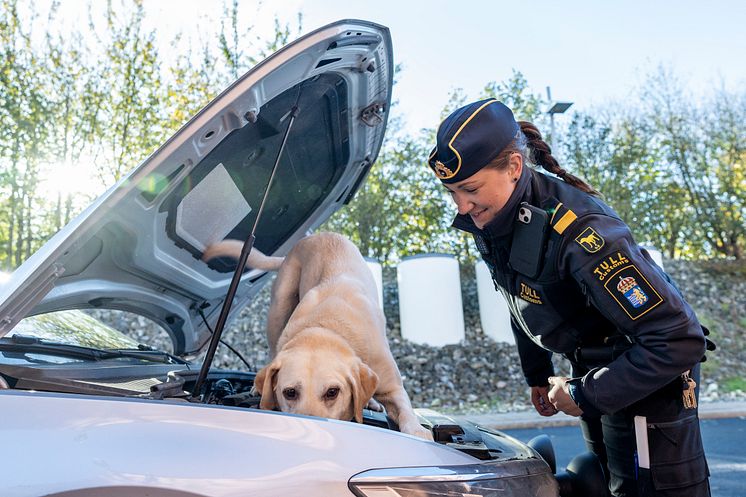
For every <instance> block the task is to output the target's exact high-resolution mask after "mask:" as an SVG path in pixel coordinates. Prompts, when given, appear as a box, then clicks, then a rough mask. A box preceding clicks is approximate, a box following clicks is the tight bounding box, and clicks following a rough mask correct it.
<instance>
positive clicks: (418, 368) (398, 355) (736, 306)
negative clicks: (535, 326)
mask: <svg viewBox="0 0 746 497" xmlns="http://www.w3.org/2000/svg"><path fill="white" fill-rule="evenodd" d="M664 266H665V267H666V269H667V271H668V272H669V273H670V274H671V275H672V277H673V278H674V280H676V281H677V282H678V284H679V287H680V288H681V289H682V292H683V293H684V295H685V296H686V297H687V300H688V301H689V302H690V304H692V307H693V308H694V309H695V311H696V312H697V314H698V316H699V318H700V320H701V321H702V322H703V323H704V324H705V325H706V326H708V327H709V328H710V330H711V331H712V338H713V339H714V340H715V342H716V343H717V345H718V350H717V351H715V352H714V353H713V352H711V353H709V354H708V360H707V361H706V362H705V363H704V364H703V374H702V382H703V387H702V390H701V393H700V395H701V402H708V401H716V400H720V401H723V400H746V393H745V392H744V390H746V333H745V332H746V313H745V311H744V310H746V264H743V263H736V262H699V263H693V262H683V261H664ZM383 279H384V312H385V313H386V317H387V328H388V329H387V333H388V336H389V342H390V345H391V349H392V352H393V354H394V357H395V359H396V361H397V364H398V365H399V369H400V370H401V372H402V376H403V377H404V382H405V387H406V389H407V391H408V392H409V394H410V396H411V397H412V402H413V404H414V405H415V406H418V407H433V408H437V409H438V410H440V411H442V412H447V413H463V414H468V413H472V414H473V413H486V412H508V411H521V410H527V409H530V408H531V406H530V403H529V400H528V388H527V387H526V386H525V383H524V380H523V375H522V373H521V370H520V366H519V362H518V354H517V352H516V349H515V346H513V345H509V344H507V343H501V342H495V341H494V340H492V339H491V338H489V337H487V336H486V335H485V334H484V333H483V332H482V329H481V326H480V324H479V312H478V308H477V299H476V283H475V278H474V271H473V267H471V268H468V267H467V268H462V281H463V284H462V294H463V302H464V316H465V325H466V326H465V329H466V336H465V339H464V340H463V342H462V343H460V344H457V345H448V346H444V347H430V346H426V345H418V344H415V343H412V342H410V341H408V340H405V339H402V337H401V333H400V330H399V319H398V317H399V309H398V301H397V291H396V272H395V270H394V269H384V278H383ZM268 302H269V285H267V286H266V287H265V288H263V289H262V291H261V292H260V293H259V295H258V298H256V299H255V300H254V302H252V303H251V304H250V305H249V306H247V307H246V308H245V309H244V310H243V311H242V313H241V315H240V316H239V318H238V319H237V320H236V321H235V322H234V323H232V324H231V326H229V327H228V328H226V330H225V333H224V340H225V341H227V342H228V343H230V344H231V345H232V346H233V347H234V348H236V349H238V350H239V351H240V352H241V354H242V355H244V357H245V358H246V360H247V361H248V362H249V363H250V364H251V365H252V367H253V368H255V369H257V368H259V367H261V366H263V365H265V364H266V363H267V362H268V356H267V342H266V338H265V337H264V326H265V323H266V315H267V305H268ZM109 319H110V320H111V321H113V322H114V324H115V325H116V326H118V327H120V329H121V328H122V327H125V328H128V329H129V330H130V333H131V334H132V335H134V336H135V337H136V338H137V339H139V340H141V341H143V342H145V343H151V344H153V343H156V344H158V343H160V345H161V347H162V348H164V349H166V350H168V349H169V348H170V345H168V343H167V340H164V335H165V334H163V333H162V332H158V331H155V330H154V328H153V327H152V326H148V324H147V323H145V322H143V321H142V320H140V319H138V320H127V319H126V318H125V317H123V316H121V315H119V316H111V317H110V318H109ZM216 365H217V366H219V367H233V368H239V369H247V367H246V366H245V365H244V364H243V363H242V362H241V361H240V360H239V359H238V358H237V356H236V355H235V354H234V353H232V352H231V351H230V350H229V349H228V348H227V347H225V346H220V347H218V351H217V354H216ZM555 366H556V372H557V373H558V374H569V364H568V363H567V361H566V360H565V359H563V358H561V357H556V358H555Z"/></svg>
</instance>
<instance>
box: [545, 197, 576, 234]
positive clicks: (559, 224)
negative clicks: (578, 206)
mask: <svg viewBox="0 0 746 497" xmlns="http://www.w3.org/2000/svg"><path fill="white" fill-rule="evenodd" d="M577 218H578V216H576V215H575V213H574V212H573V211H571V210H570V209H568V208H567V207H565V206H564V204H563V203H562V202H560V203H559V204H557V207H555V208H554V212H553V213H552V218H551V219H550V220H549V224H550V225H551V226H552V228H553V229H554V231H556V232H557V233H558V234H560V235H561V234H562V233H564V232H565V230H566V229H567V227H568V226H570V225H571V224H572V223H573V222H574V221H575V220H576V219H577Z"/></svg>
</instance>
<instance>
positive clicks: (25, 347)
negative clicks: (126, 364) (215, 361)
mask: <svg viewBox="0 0 746 497" xmlns="http://www.w3.org/2000/svg"><path fill="white" fill-rule="evenodd" d="M0 351H8V352H34V353H41V354H48V355H56V356H65V357H77V358H81V359H89V360H94V361H103V360H107V359H115V358H119V357H132V358H135V359H145V360H148V361H151V362H162V363H166V364H186V362H185V361H182V360H181V359H179V358H177V357H175V356H172V355H171V354H169V353H167V352H162V351H160V350H155V349H152V350H148V349H144V350H143V349H139V348H138V349H97V348H94V347H84V346H82V345H71V344H68V343H59V342H51V341H47V340H42V339H41V338H37V337H30V336H25V335H13V336H11V337H7V338H2V339H0Z"/></svg>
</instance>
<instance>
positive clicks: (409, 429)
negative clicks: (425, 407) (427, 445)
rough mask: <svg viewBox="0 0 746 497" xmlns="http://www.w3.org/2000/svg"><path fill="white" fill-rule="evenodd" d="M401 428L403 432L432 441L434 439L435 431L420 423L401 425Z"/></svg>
mask: <svg viewBox="0 0 746 497" xmlns="http://www.w3.org/2000/svg"><path fill="white" fill-rule="evenodd" d="M399 429H400V430H401V431H402V433H406V434H407V435H414V436H415V437H420V438H424V439H425V440H429V441H431V442H432V441H433V432H431V431H430V430H428V429H427V428H425V427H424V426H422V425H421V424H419V423H410V424H409V425H407V426H400V427H399Z"/></svg>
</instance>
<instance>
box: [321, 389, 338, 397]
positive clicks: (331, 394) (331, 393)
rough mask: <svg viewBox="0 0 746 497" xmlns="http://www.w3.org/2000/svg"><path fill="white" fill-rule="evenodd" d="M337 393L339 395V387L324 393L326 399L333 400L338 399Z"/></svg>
mask: <svg viewBox="0 0 746 497" xmlns="http://www.w3.org/2000/svg"><path fill="white" fill-rule="evenodd" d="M337 395H339V388H337V387H332V388H330V389H329V390H327V391H326V393H325V394H324V398H325V399H326V400H332V399H336V398H337Z"/></svg>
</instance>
